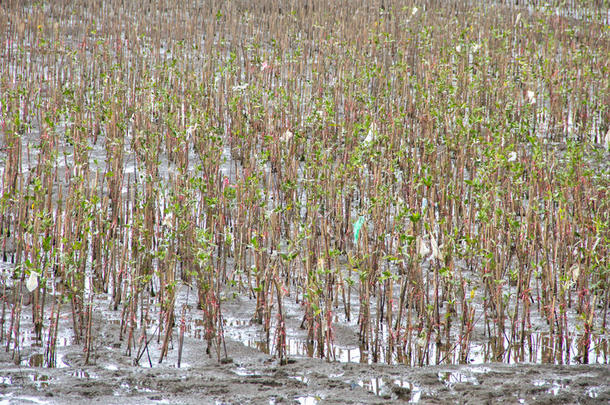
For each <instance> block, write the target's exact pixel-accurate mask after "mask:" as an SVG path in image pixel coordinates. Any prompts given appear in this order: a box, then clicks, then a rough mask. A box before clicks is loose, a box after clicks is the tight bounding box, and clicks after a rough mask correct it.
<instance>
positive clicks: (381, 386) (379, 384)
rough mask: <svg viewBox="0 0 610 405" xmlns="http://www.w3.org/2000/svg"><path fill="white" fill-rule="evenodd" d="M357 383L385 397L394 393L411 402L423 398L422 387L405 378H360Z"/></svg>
mask: <svg viewBox="0 0 610 405" xmlns="http://www.w3.org/2000/svg"><path fill="white" fill-rule="evenodd" d="M357 385H358V386H360V387H362V388H364V389H365V390H367V391H369V392H370V393H372V394H375V395H377V396H380V397H384V398H389V397H391V396H392V394H393V395H394V396H396V397H398V398H399V399H403V400H408V401H409V402H410V403H417V402H419V400H420V399H421V388H420V387H418V386H417V385H415V384H413V383H411V382H409V381H406V380H403V379H384V378H381V377H373V378H370V379H366V380H360V381H358V383H357Z"/></svg>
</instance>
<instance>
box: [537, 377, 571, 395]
mask: <svg viewBox="0 0 610 405" xmlns="http://www.w3.org/2000/svg"><path fill="white" fill-rule="evenodd" d="M533 384H534V386H535V387H546V386H550V387H548V388H547V390H546V392H547V393H549V394H553V395H557V394H559V392H560V391H561V390H564V389H566V388H568V385H567V384H566V383H560V382H557V381H552V382H550V383H549V382H548V381H545V380H535V381H534V382H533Z"/></svg>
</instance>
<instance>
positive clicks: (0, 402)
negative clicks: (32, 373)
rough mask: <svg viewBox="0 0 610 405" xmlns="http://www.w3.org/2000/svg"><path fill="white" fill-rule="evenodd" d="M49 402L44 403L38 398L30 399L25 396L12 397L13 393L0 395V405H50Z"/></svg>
mask: <svg viewBox="0 0 610 405" xmlns="http://www.w3.org/2000/svg"><path fill="white" fill-rule="evenodd" d="M50 403H51V402H50V401H45V400H42V399H40V398H36V397H30V396H27V395H23V396H19V397H14V396H13V393H9V394H7V395H0V405H9V404H41V405H42V404H50Z"/></svg>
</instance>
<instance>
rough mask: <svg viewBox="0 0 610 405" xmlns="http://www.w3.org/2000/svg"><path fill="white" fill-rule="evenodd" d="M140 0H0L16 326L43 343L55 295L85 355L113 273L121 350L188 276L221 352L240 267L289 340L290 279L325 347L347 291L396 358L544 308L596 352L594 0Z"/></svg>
mask: <svg viewBox="0 0 610 405" xmlns="http://www.w3.org/2000/svg"><path fill="white" fill-rule="evenodd" d="M154 3H155V4H151V3H150V2H147V1H132V2H122V1H118V0H115V1H99V2H91V1H84V0H82V1H70V2H68V1H63V2H62V1H55V2H31V3H27V4H25V5H24V4H20V2H8V3H3V4H2V5H1V6H0V7H1V8H0V32H1V33H2V37H1V42H0V43H1V52H2V53H1V55H2V57H1V58H0V69H1V70H0V73H1V75H0V76H1V79H0V91H1V94H2V97H1V99H0V103H1V104H0V107H1V115H0V120H1V121H0V135H1V136H2V141H1V142H2V144H1V146H2V151H1V153H0V158H1V159H2V162H3V164H2V166H1V167H0V169H2V186H1V191H0V193H1V200H0V215H1V217H0V228H1V229H0V238H1V240H0V243H1V248H2V254H3V259H4V261H5V262H7V263H10V265H8V267H7V268H8V269H9V270H10V271H5V272H3V273H2V277H1V278H0V283H1V284H0V286H1V287H0V288H2V291H3V292H2V295H3V297H4V299H3V301H2V321H1V322H2V333H1V335H0V339H1V340H2V341H3V343H4V344H5V347H6V349H7V350H13V351H14V352H16V353H17V352H18V351H19V349H20V347H19V342H20V334H21V333H23V329H24V328H31V327H32V326H33V327H34V329H35V330H36V332H37V333H38V334H39V337H40V339H42V340H43V342H44V345H45V348H46V364H47V365H49V366H52V365H53V364H54V362H55V345H56V338H57V330H58V328H57V325H58V320H59V316H60V314H61V313H62V311H65V310H66V309H67V308H70V310H71V312H72V319H73V327H74V333H75V339H76V342H77V343H79V344H83V345H84V347H85V349H86V350H85V353H86V356H89V353H90V352H91V350H92V348H93V343H92V342H93V341H94V340H95V339H96V337H95V335H94V334H93V335H92V324H93V321H92V311H93V308H94V299H95V298H96V297H98V296H99V294H106V295H107V296H110V297H111V302H112V304H111V307H112V308H113V309H114V310H117V311H121V313H122V319H123V323H122V329H123V331H124V332H125V336H126V339H127V347H128V349H127V350H128V352H129V353H131V350H132V348H133V349H135V348H136V346H137V342H138V341H140V340H139V337H140V336H141V334H142V333H145V332H142V331H143V330H144V331H145V330H146V328H142V322H146V321H145V319H147V317H146V316H144V314H148V313H149V311H150V312H151V313H153V314H155V315H154V316H155V317H157V318H158V322H159V325H160V326H161V328H160V331H159V332H158V333H159V335H160V338H161V341H163V345H162V350H161V358H160V359H159V361H161V360H162V359H163V358H164V357H165V356H166V355H167V351H168V348H169V343H170V341H171V339H172V334H173V333H175V332H176V327H175V325H176V324H178V321H177V320H178V318H179V317H181V316H184V313H183V312H182V311H181V309H180V308H179V307H178V306H177V303H176V289H177V287H178V286H179V285H180V284H181V283H188V284H192V285H194V286H196V288H197V291H198V306H199V308H200V309H201V310H203V312H202V314H201V316H202V319H203V322H204V324H205V339H207V341H208V344H209V348H214V350H215V353H216V354H217V356H218V358H219V359H220V357H221V356H222V355H225V356H226V355H227V353H224V354H223V353H222V350H221V348H222V347H223V345H222V340H223V336H224V335H223V334H224V326H223V325H224V323H223V312H222V303H223V301H224V300H225V299H227V297H228V296H229V293H230V292H232V293H235V294H241V295H244V296H249V297H252V298H253V299H255V300H256V307H255V310H254V313H252V314H251V316H252V319H253V320H254V321H256V322H258V323H261V324H262V325H263V326H262V328H263V329H264V330H266V331H270V330H273V331H274V333H272V334H270V336H271V338H272V339H274V347H275V351H276V353H275V354H276V355H277V356H278V358H279V359H280V361H284V360H285V359H286V346H285V339H286V330H285V323H284V316H285V311H284V309H283V306H282V303H283V302H286V301H287V300H291V301H294V300H296V301H298V302H299V303H301V307H302V311H303V314H302V315H303V327H304V328H306V330H307V334H308V340H309V341H312V342H316V344H317V345H318V347H319V348H321V350H320V352H321V354H322V355H324V353H325V352H327V351H328V350H329V348H330V347H331V346H332V344H333V333H332V331H333V322H334V320H333V319H334V316H333V314H336V313H343V314H344V316H345V319H346V321H347V322H350V321H352V320H357V325H358V328H359V334H360V338H361V340H362V342H363V344H364V345H365V346H366V347H368V348H370V350H372V351H373V352H375V353H376V352H377V351H378V350H380V348H386V349H388V350H389V351H390V352H391V353H394V354H395V356H397V357H398V358H399V359H401V360H400V361H404V362H408V363H412V364H425V363H427V362H430V361H431V360H430V359H429V358H428V357H429V355H430V353H431V352H430V350H431V347H432V346H433V345H437V347H441V346H443V347H445V348H448V349H446V351H448V352H449V353H453V354H451V355H450V356H449V357H446V358H444V359H441V358H437V359H436V361H437V362H442V361H443V360H444V361H447V362H449V361H466V360H467V359H468V353H469V350H470V348H471V345H472V340H473V336H474V331H476V330H478V329H480V330H481V331H482V333H484V336H485V339H495V340H496V341H498V342H507V344H508V345H509V346H511V347H519V348H521V352H522V354H521V356H522V357H521V360H525V359H526V357H525V356H526V355H525V351H526V350H525V348H526V347H527V345H528V341H529V342H530V344H531V338H532V335H531V334H532V333H533V332H534V331H544V332H545V333H549V334H550V336H552V337H553V339H555V340H556V341H557V343H556V344H557V347H558V348H559V349H558V354H557V356H558V357H557V358H556V359H553V360H552V361H558V362H563V361H566V360H565V359H564V355H563V353H562V350H565V349H566V348H565V347H564V346H563V344H562V342H565V341H567V339H571V338H574V337H577V338H578V342H579V356H580V360H581V361H584V362H587V361H588V359H587V356H588V353H589V352H590V350H591V345H592V341H594V340H595V337H599V336H604V334H606V333H607V332H606V331H607V317H608V312H609V305H610V288H609V286H608V282H609V277H610V263H609V257H610V217H609V216H610V198H609V195H608V193H609V185H610V173H609V165H608V159H609V155H608V150H609V144H610V110H609V109H608V106H610V74H608V72H609V71H610V57H609V55H610V30H609V28H608V27H609V26H608V22H607V17H608V9H607V5H604V4H594V5H592V6H591V7H590V8H584V7H580V6H578V5H570V6H565V5H563V6H562V8H559V6H555V5H549V6H546V7H538V6H534V5H530V6H516V5H507V4H502V2H498V3H495V4H490V3H489V2H480V3H479V2H471V1H452V2H446V1H439V2H417V1H415V2H413V1H406V2H405V1H401V2H398V1H392V0H384V1H340V0H337V1H332V2H330V4H327V3H328V2H319V1H317V0H310V1H271V0H270V1H257V2H250V1H245V0H244V1H205V2H197V1H165V2H154ZM602 3H603V2H602ZM603 7H605V8H603ZM604 18H605V20H604ZM28 294H30V295H31V300H32V306H31V311H32V321H33V325H30V324H29V321H28V324H24V325H21V318H22V316H21V314H22V312H23V311H24V310H26V307H25V306H24V298H23V297H24V296H26V295H28ZM27 310H28V311H29V310H30V309H27ZM268 336H269V334H268ZM324 348H326V349H324ZM384 350H385V349H384ZM567 350H569V348H568V349H567ZM506 351H507V348H506V347H505V345H504V344H499V345H498V352H497V353H494V359H495V360H506V357H505V354H506ZM437 353H439V352H437ZM439 356H440V355H439Z"/></svg>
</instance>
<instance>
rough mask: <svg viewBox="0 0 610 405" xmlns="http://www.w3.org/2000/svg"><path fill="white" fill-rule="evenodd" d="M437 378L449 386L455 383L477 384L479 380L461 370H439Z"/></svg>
mask: <svg viewBox="0 0 610 405" xmlns="http://www.w3.org/2000/svg"><path fill="white" fill-rule="evenodd" d="M438 380H439V381H441V382H442V383H443V384H445V385H446V386H447V387H449V388H452V387H453V386H454V385H455V384H472V385H479V380H477V378H476V377H475V376H473V375H472V374H471V373H469V372H463V371H439V373H438Z"/></svg>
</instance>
